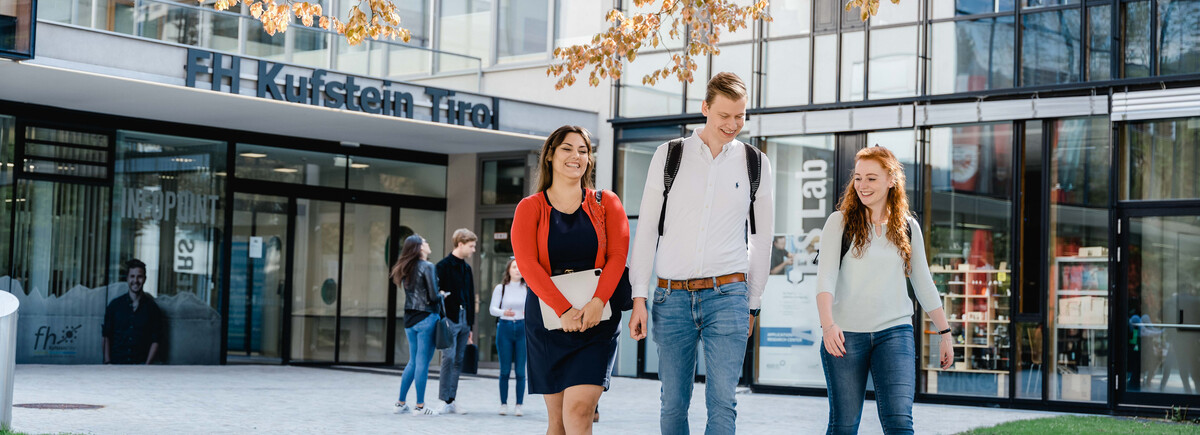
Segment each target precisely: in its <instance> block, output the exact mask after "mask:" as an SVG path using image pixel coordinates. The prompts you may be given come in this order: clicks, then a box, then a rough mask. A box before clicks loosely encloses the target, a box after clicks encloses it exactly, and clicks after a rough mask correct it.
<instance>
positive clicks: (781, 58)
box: [761, 38, 809, 107]
mask: <svg viewBox="0 0 1200 435" xmlns="http://www.w3.org/2000/svg"><path fill="white" fill-rule="evenodd" d="M765 44H766V52H767V55H766V58H765V59H763V69H765V70H766V73H765V74H764V77H763V87H762V91H761V92H762V97H763V104H764V105H765V106H767V107H779V106H796V105H802V104H808V61H809V56H808V52H809V49H808V38H797V39H786V40H782V41H770V42H766V43H765Z"/></svg>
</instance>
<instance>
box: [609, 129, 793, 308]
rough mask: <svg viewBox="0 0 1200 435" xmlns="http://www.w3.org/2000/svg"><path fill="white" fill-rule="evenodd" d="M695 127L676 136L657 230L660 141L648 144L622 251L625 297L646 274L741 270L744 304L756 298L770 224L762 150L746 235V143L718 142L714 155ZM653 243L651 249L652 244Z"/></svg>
mask: <svg viewBox="0 0 1200 435" xmlns="http://www.w3.org/2000/svg"><path fill="white" fill-rule="evenodd" d="M701 131H702V129H700V128H697V129H696V130H695V131H694V132H693V133H692V135H691V136H689V137H688V138H687V139H685V140H684V141H683V153H682V157H681V158H680V163H679V174H678V175H676V177H675V182H674V184H672V185H671V196H670V198H669V199H668V202H669V203H670V204H669V205H668V206H667V217H666V225H665V226H664V227H663V237H662V240H661V241H660V240H659V237H658V216H659V213H660V212H661V211H662V206H663V195H662V193H663V189H664V187H663V168H664V167H665V166H666V163H667V148H668V145H666V144H663V145H661V146H659V147H658V149H657V150H656V151H655V152H654V158H653V159H651V160H650V169H649V172H648V173H647V175H646V188H645V190H644V191H643V193H642V208H641V213H640V215H639V217H638V226H637V235H636V237H635V238H634V240H633V252H632V253H631V254H630V256H629V280H630V283H631V284H632V285H633V297H635V298H644V297H647V296H648V295H649V294H650V285H651V282H650V280H651V278H652V275H653V274H654V273H655V272H657V275H658V277H660V278H664V279H671V280H683V279H691V278H707V277H712V276H721V275H727V274H730V273H736V272H742V273H745V274H746V275H748V277H749V281H750V282H749V289H750V292H749V293H750V295H749V302H750V309H757V308H758V307H759V306H760V305H761V303H762V302H761V301H762V293H763V288H764V287H765V286H766V284H767V273H768V272H769V269H770V264H769V263H770V262H771V234H772V232H773V231H774V228H775V189H774V184H775V178H774V176H773V175H772V172H771V162H770V161H769V160H768V159H767V156H765V155H762V156H760V157H761V162H762V172H761V174H760V176H759V187H758V193H757V194H756V195H755V196H756V200H755V201H754V221H755V227H756V229H757V234H754V235H751V236H750V239H749V245H748V246H747V242H746V236H747V235H749V232H750V230H749V226H748V225H749V218H750V216H749V213H750V176H749V174H747V173H746V148H745V147H744V146H743V145H742V143H741V142H739V141H737V140H736V139H735V140H733V141H731V142H729V143H727V144H725V145H724V146H722V147H721V152H720V153H719V154H717V157H715V158H714V157H713V156H712V152H710V151H709V148H708V146H706V145H705V144H704V141H703V140H701V139H700V132H701ZM656 243H657V245H658V250H657V253H656V252H655V244H656Z"/></svg>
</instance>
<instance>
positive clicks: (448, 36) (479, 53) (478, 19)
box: [437, 0, 544, 65]
mask: <svg viewBox="0 0 1200 435" xmlns="http://www.w3.org/2000/svg"><path fill="white" fill-rule="evenodd" d="M543 33H544V31H543ZM491 41H492V0H444V1H442V2H441V17H439V20H438V40H437V45H438V46H437V48H438V49H440V50H441V51H448V52H450V53H458V54H465V55H467V56H473V57H478V58H480V59H483V64H484V65H491V64H492V62H491V60H490V59H491V51H492V50H491V47H490V44H491Z"/></svg>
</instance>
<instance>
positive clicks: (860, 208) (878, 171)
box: [817, 146, 954, 434]
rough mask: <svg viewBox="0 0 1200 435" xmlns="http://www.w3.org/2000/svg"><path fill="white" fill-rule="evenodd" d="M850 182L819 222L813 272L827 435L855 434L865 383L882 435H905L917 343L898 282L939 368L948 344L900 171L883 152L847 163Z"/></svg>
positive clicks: (950, 356) (950, 351)
mask: <svg viewBox="0 0 1200 435" xmlns="http://www.w3.org/2000/svg"><path fill="white" fill-rule="evenodd" d="M854 160H855V162H856V163H855V165H854V176H853V177H852V178H851V180H850V183H849V185H848V186H846V193H845V194H844V195H842V199H841V203H840V204H839V205H838V211H835V212H833V214H831V215H830V216H829V218H828V219H827V220H826V221H825V228H824V229H823V230H822V231H821V240H822V241H824V242H825V243H822V245H823V246H822V247H823V248H825V249H822V250H821V252H820V254H818V260H819V262H818V265H817V310H818V315H819V316H820V318H821V331H822V334H823V336H822V347H821V365H822V366H823V367H824V368H825V382H826V384H827V385H828V387H829V426H828V429H827V433H829V434H855V433H858V423H859V418H860V417H861V416H862V406H863V397H864V395H865V394H866V383H867V374H868V373H870V374H871V376H872V378H873V379H874V380H875V403H876V405H877V407H878V409H879V421H880V423H882V425H883V431H884V432H885V433H888V434H904V433H909V434H911V433H913V420H912V404H913V396H914V394H915V392H916V372H917V367H916V360H917V356H916V344H915V342H914V337H913V327H912V321H913V319H912V316H913V308H912V306H913V304H912V300H911V299H909V297H908V286H907V285H906V283H905V277H908V278H909V279H910V280H911V281H912V286H913V290H914V292H915V294H916V296H917V300H918V301H920V303H921V308H924V309H925V311H926V312H927V313H929V318H930V319H932V320H933V324H934V326H936V327H937V328H938V329H939V332H938V334H939V335H941V337H942V339H941V345H940V349H939V350H940V352H941V361H940V362H941V366H942V369H946V368H949V367H950V365H951V364H953V363H954V347H953V342H954V337H953V336H952V335H951V333H950V332H951V329H950V324H949V323H948V322H947V321H946V313H945V312H944V311H943V310H942V300H941V296H939V295H938V292H937V288H936V287H934V284H933V275H932V274H931V273H930V272H929V263H928V262H927V261H926V257H925V244H924V242H923V241H924V240H925V239H924V237H922V235H921V227H920V226H919V225H917V222H916V219H913V218H912V217H911V215H910V212H909V209H908V196H907V194H905V191H904V182H905V177H904V168H903V167H902V166H901V165H900V161H899V160H897V159H896V156H895V155H894V154H892V152H891V151H888V149H887V148H883V147H880V146H874V147H871V148H865V149H863V150H860V151H859V152H858V154H857V155H856V156H855V157H854Z"/></svg>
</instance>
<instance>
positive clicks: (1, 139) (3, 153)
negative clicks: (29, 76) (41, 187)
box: [0, 116, 17, 290]
mask: <svg viewBox="0 0 1200 435" xmlns="http://www.w3.org/2000/svg"><path fill="white" fill-rule="evenodd" d="M16 123H17V121H16V118H13V117H11V116H0V201H4V202H3V203H0V240H12V239H11V238H10V237H11V234H12V226H11V224H12V207H13V190H12V189H13V188H12V184H13V172H14V171H15V166H16V165H15V164H13V152H14V149H13V148H14V147H15V146H16V137H15V136H14V134H15V133H16V131H15V130H16ZM8 251H9V250H8V249H0V276H7V275H9V270H8ZM0 290H7V289H0Z"/></svg>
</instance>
